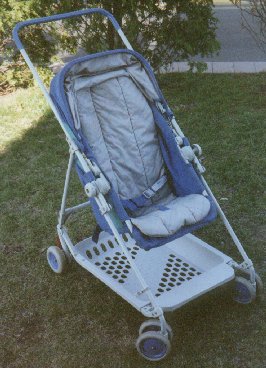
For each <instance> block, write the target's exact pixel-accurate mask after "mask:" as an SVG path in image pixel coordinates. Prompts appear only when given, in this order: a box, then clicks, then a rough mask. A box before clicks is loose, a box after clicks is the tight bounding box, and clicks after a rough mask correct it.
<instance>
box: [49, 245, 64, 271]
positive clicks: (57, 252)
mask: <svg viewBox="0 0 266 368" xmlns="http://www.w3.org/2000/svg"><path fill="white" fill-rule="evenodd" d="M47 261H48V264H49V266H50V267H51V269H52V270H53V271H54V272H55V273H62V272H63V271H64V269H65V268H66V256H65V253H64V251H63V250H62V249H61V248H59V247H56V246H51V247H49V248H48V249H47Z"/></svg>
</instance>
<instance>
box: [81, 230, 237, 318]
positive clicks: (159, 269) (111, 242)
mask: <svg viewBox="0 0 266 368" xmlns="http://www.w3.org/2000/svg"><path fill="white" fill-rule="evenodd" d="M123 238H124V241H125V244H126V245H127V248H128V250H129V252H130V254H131V257H132V258H133V260H134V261H135V263H136V265H137V267H138V269H139V270H140V272H141V274H142V276H143V278H144V279H145V281H146V282H147V285H148V287H149V288H150V290H151V291H152V293H153V294H154V296H155V297H156V300H157V302H158V305H159V306H160V307H161V308H162V309H163V310H165V311H171V310H174V309H176V308H178V307H180V306H181V305H183V304H185V303H187V302H189V301H190V300H192V299H195V298H196V297H198V296H199V295H201V294H204V293H206V292H208V291H209V290H211V289H214V288H215V287H218V286H220V285H222V284H224V283H226V282H228V281H230V280H231V279H233V278H234V270H233V268H232V267H231V266H229V265H228V262H230V260H231V258H230V257H228V256H226V255H225V254H223V253H222V252H220V251H218V250H217V249H216V248H213V247H212V246H210V245H208V244H207V243H205V242H203V241H202V240H200V239H198V238H197V237H195V236H193V235H191V234H188V235H186V236H183V237H182V238H179V239H176V240H174V241H172V242H171V243H168V244H167V245H165V246H164V247H159V248H154V249H152V250H151V251H149V252H145V251H144V250H143V249H141V248H139V247H138V246H137V244H136V242H135V240H134V239H132V238H131V237H130V235H129V234H126V235H124V236H123ZM75 249H76V252H77V255H76V257H75V258H76V261H77V262H78V263H79V264H80V265H81V266H83V267H84V268H85V269H87V270H88V271H90V272H91V273H93V274H94V275H95V276H96V277H98V278H99V279H100V280H102V281H103V282H104V283H105V284H106V285H108V286H109V287H110V288H111V289H113V290H114V291H115V292H116V293H117V294H119V295H121V296H122V297H123V298H124V299H125V300H127V301H128V302H129V303H130V304H132V305H133V306H134V307H135V308H136V309H138V310H141V309H142V311H144V309H145V308H144V307H145V305H147V303H149V300H148V298H147V295H146V293H140V292H139V291H140V289H139V282H138V280H137V278H136V275H135V273H134V271H133V270H132V268H131V266H130V264H129V262H128V260H127V257H126V256H125V255H124V254H123V252H122V250H121V248H120V246H119V245H118V244H117V242H116V241H115V239H114V237H112V236H111V235H110V234H107V233H105V232H102V233H101V234H100V236H99V240H98V243H97V244H95V243H94V242H93V240H92V239H91V238H88V239H84V240H83V241H81V242H80V243H78V244H77V245H76V246H75ZM143 308H144V309H143ZM145 313H146V312H145Z"/></svg>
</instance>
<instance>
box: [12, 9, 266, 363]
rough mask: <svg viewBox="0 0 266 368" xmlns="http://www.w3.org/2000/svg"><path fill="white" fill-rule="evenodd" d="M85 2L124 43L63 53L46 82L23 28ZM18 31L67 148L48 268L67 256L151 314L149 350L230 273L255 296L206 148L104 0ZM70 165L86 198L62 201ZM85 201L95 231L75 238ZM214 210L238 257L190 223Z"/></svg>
mask: <svg viewBox="0 0 266 368" xmlns="http://www.w3.org/2000/svg"><path fill="white" fill-rule="evenodd" d="M92 13H100V14H102V15H103V16H105V17H107V18H108V19H109V20H110V21H111V22H112V24H113V26H114V28H115V29H116V31H117V32H118V35H119V36H120V37H121V39H122V41H123V42H124V44H125V46H126V49H117V50H111V51H105V52H100V53H96V54H90V55H86V56H82V57H79V58H76V59H74V60H72V61H70V62H69V63H67V64H66V65H65V66H64V67H63V68H62V69H61V71H60V72H59V73H58V74H57V75H56V76H55V77H54V78H53V80H52V82H51V88H50V93H49V92H48V91H47V89H46V88H45V86H44V84H43V82H42V80H41V79H40V77H39V75H38V73H37V71H36V69H35V67H34V66H33V64H32V62H31V60H30V58H29V56H28V54H27V53H26V51H25V50H24V47H23V45H22V43H21V40H20V38H19V35H18V33H19V30H20V29H21V28H22V27H26V26H30V25H33V24H40V23H47V22H52V21H58V20H63V19H67V18H72V17H77V16H83V15H88V14H92ZM13 37H14V41H15V42H16V45H17V47H18V48H19V50H20V52H21V53H22V55H23V57H24V58H25V61H26V62H27V64H28V66H29V68H30V69H31V71H32V73H33V75H34V78H35V79H36V81H37V83H38V85H39V87H40V88H41V90H42V92H43V94H44V96H45V97H46V99H47V101H48V103H49V104H50V106H51V108H52V110H53V112H54V114H55V116H56V118H57V120H58V121H59V124H60V125H61V127H62V129H63V131H64V133H65V135H66V139H67V142H68V144H69V150H70V157H69V163H68V168H67V173H66V179H65V186H64V192H63V198H62V204H61V209H60V212H59V221H58V225H57V232H58V236H59V239H60V243H61V244H60V247H59V246H51V247H49V248H48V250H47V260H48V263H49V266H50V267H51V269H52V270H53V271H54V272H55V273H61V272H62V271H63V270H64V269H65V267H66V265H67V263H68V262H69V261H70V260H71V259H74V260H75V261H76V262H77V263H79V264H80V265H81V266H82V267H84V268H85V269H86V270H88V271H89V272H91V273H92V274H93V275H95V276H96V277H97V278H99V279H100V280H101V281H102V282H104V283H105V284H106V285H107V286H109V287H110V288H111V289H112V290H114V291H115V292H116V293H117V294H119V295H120V296H121V297H122V298H124V299H125V300H126V301H128V302H129V303H130V304H131V305H132V306H133V307H135V308H136V309H137V310H138V311H140V312H141V313H142V314H143V315H144V316H145V317H147V318H148V320H147V321H145V322H144V323H142V325H141V326H140V329H139V336H138V338H137V340H136V347H137V350H138V352H139V353H140V355H141V356H142V357H144V358H145V359H147V360H151V361H158V360H161V359H163V358H164V357H165V356H166V355H167V354H168V353H169V351H170V341H171V339H172V331H171V328H170V326H169V325H168V324H167V322H166V320H165V317H164V312H168V311H174V310H175V309H177V308H179V307H181V306H182V305H184V304H185V303H188V302H189V301H191V300H193V299H195V298H197V297H199V296H200V295H202V294H204V293H207V292H208V291H210V290H212V289H214V288H216V287H218V286H220V285H223V284H225V283H228V282H229V281H231V280H234V286H235V294H234V298H235V300H236V301H237V302H239V303H242V304H247V303H250V302H252V301H253V300H254V299H255V297H256V293H258V292H259V291H260V289H261V287H262V284H261V280H260V278H259V276H258V275H257V274H256V272H255V270H254V267H253V264H252V261H251V260H250V259H249V258H248V256H247V254H246V252H245V250H244V248H243V247H242V245H241V243H240V241H239V240H238V238H237V236H236V234H235V233H234V231H233V229H232V227H231V225H230V223H229V221H228V220H227V218H226V216H225V214H224V213H223V211H222V209H221V208H220V206H219V204H218V203H217V200H216V199H215V197H214V195H213V194H212V191H211V190H210V188H209V186H208V184H207V183H206V181H205V179H204V177H203V173H204V171H205V169H204V167H203V165H202V164H201V160H200V155H201V148H200V146H199V145H191V144H190V142H189V140H188V138H187V137H185V136H184V134H183V132H182V130H181V129H180V127H179V125H178V123H177V121H176V120H175V117H174V115H173V113H172V111H171V110H170V108H169V106H168V105H167V102H166V100H165V99H164V96H163V95H162V92H161V91H160V88H159V86H158V84H157V81H156V79H155V76H154V74H153V72H152V69H151V67H150V65H149V64H148V62H147V61H146V60H145V59H144V58H143V57H142V56H141V55H140V54H139V53H137V52H136V51H134V50H133V49H132V47H131V45H130V43H129V42H128V40H127V38H126V37H125V35H124V33H123V32H122V30H121V28H120V26H119V24H118V23H117V22H116V20H115V19H114V17H113V16H112V15H111V14H110V13H109V12H107V11H105V10H104V9H87V10H82V11H76V12H72V13H67V14H59V15H53V16H50V17H46V18H38V19H32V20H28V21H25V22H20V23H18V24H17V25H16V27H15V28H14V31H13ZM73 167H75V168H76V171H77V174H78V176H79V178H80V181H81V183H82V185H83V187H84V190H85V193H86V195H87V197H88V199H87V200H86V201H85V202H84V203H81V204H78V205H76V206H74V207H71V208H67V207H66V198H67V191H68V186H69V181H70V172H71V170H72V168H73ZM88 206H90V207H91V208H92V211H93V213H94V216H95V218H96V221H97V224H98V225H97V228H96V231H95V232H94V234H93V236H92V237H89V238H86V239H84V240H82V241H80V242H78V243H77V244H73V242H72V241H71V239H70V237H69V235H68V231H67V228H66V225H65V224H66V221H67V219H68V218H69V216H70V215H71V214H73V213H76V212H78V211H79V210H81V209H84V208H85V207H88ZM217 213H218V214H219V215H220V217H221V218H222V220H223V222H224V225H225V227H226V229H227V230H228V232H229V234H230V235H231V237H232V239H233V241H234V243H235V245H236V247H237V249H238V250H239V252H240V254H241V256H242V258H243V262H242V263H237V262H236V261H234V260H233V259H232V258H231V257H229V256H227V255H225V254H224V253H222V252H221V251H219V250H217V249H216V248H214V247H212V246H211V245H209V244H207V243H206V242H204V241H202V240H201V239H199V238H198V237H196V236H194V235H192V234H191V233H192V232H193V231H195V230H197V229H199V228H201V227H203V226H205V225H207V224H209V223H211V222H213V221H214V220H215V218H216V216H217ZM236 272H238V273H239V274H241V275H240V276H236Z"/></svg>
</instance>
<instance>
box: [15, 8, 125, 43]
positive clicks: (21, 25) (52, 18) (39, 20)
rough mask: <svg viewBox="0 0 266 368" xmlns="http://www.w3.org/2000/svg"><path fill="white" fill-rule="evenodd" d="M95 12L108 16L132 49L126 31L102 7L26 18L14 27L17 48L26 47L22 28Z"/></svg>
mask: <svg viewBox="0 0 266 368" xmlns="http://www.w3.org/2000/svg"><path fill="white" fill-rule="evenodd" d="M93 13H100V14H102V15H103V16H105V17H107V18H108V19H109V20H110V21H111V22H112V24H113V26H114V28H115V30H116V31H117V33H118V34H119V36H120V37H121V39H122V41H123V42H124V44H125V46H126V47H127V48H128V49H130V50H132V46H131V45H130V43H129V42H128V40H127V38H126V36H125V35H124V33H123V32H122V30H121V28H120V25H119V24H118V23H117V21H116V19H115V17H114V16H113V15H112V14H111V13H109V12H108V11H107V10H105V9H100V8H91V9H85V10H78V11H73V12H70V13H64V14H55V15H51V16H49V17H43V18H34V19H29V20H26V21H24V22H19V23H17V24H16V26H15V27H14V29H13V32H12V35H13V40H14V41H15V44H16V46H17V48H18V49H19V50H22V49H24V46H23V44H22V42H21V40H20V38H19V31H20V30H21V28H24V27H27V26H31V25H33V24H41V23H49V22H54V21H57V20H62V19H68V18H74V17H79V16H81V15H87V14H93Z"/></svg>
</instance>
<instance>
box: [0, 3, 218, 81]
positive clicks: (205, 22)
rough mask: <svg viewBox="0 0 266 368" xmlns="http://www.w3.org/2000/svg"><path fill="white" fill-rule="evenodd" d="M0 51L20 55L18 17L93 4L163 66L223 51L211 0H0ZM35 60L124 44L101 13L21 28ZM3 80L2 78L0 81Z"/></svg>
mask: <svg viewBox="0 0 266 368" xmlns="http://www.w3.org/2000/svg"><path fill="white" fill-rule="evenodd" d="M1 1H2V5H1V9H0V16H1V20H0V50H1V51H0V55H5V59H7V60H8V61H9V62H10V60H11V59H12V60H13V62H17V60H19V59H18V58H19V57H18V54H17V53H15V52H14V45H13V43H12V40H11V30H12V28H13V26H14V25H15V23H16V22H18V21H21V20H25V19H28V18H32V17H41V16H47V15H50V14H57V13H64V12H69V11H73V10H79V9H84V8H88V7H100V8H105V9H106V10H108V11H110V12H111V13H112V14H113V15H114V16H115V18H116V19H117V21H118V23H119V24H120V25H122V27H123V30H124V32H125V34H126V35H127V37H128V39H129V40H130V42H131V44H132V46H133V48H134V49H136V50H138V51H139V52H140V53H142V54H143V55H144V56H145V57H146V58H147V59H148V60H149V61H150V62H151V64H152V66H153V67H154V68H155V69H156V70H158V69H159V68H160V67H161V66H167V65H169V64H171V63H172V62H173V61H178V60H188V61H189V60H191V58H193V56H195V55H201V56H205V55H208V54H211V53H214V52H216V51H217V50H218V48H219V46H218V42H217V41H216V39H215V30H216V22H217V20H216V18H215V17H214V16H213V9H212V0H179V1H176V0H167V1H163V0H158V1H152V0H148V1H147V0H120V1H117V0H100V1H97V0H92V1H82V0H61V1H58V0H57V1H56V0H27V1H15V0H1ZM21 37H22V39H23V41H24V42H25V45H26V48H27V50H28V51H29V54H30V56H31V58H32V59H33V60H34V62H36V63H39V64H41V65H47V64H49V63H51V61H52V60H54V58H53V57H52V56H53V55H57V56H58V55H62V54H66V53H73V54H75V53H77V52H78V51H79V52H86V53H91V52H96V51H101V50H104V49H113V48H117V47H124V46H122V45H121V41H120V39H119V37H118V35H117V34H116V32H115V31H114V29H113V27H112V24H111V23H110V22H107V21H106V19H104V18H103V17H102V16H101V15H98V14H95V15H93V16H86V17H85V16H84V17H79V18H73V19H70V20H65V21H63V22H55V23H53V24H52V23H47V24H45V25H43V26H40V25H36V26H31V27H29V28H27V30H26V31H22V32H21ZM0 83H1V82H0Z"/></svg>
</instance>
